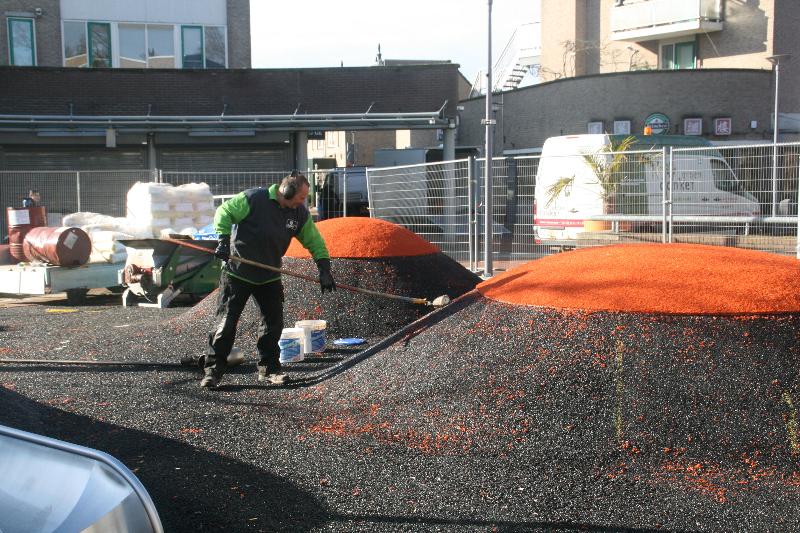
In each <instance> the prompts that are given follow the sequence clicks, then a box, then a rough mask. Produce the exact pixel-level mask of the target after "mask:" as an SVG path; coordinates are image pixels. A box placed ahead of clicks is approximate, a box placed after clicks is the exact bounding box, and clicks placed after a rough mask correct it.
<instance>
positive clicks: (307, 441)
mask: <svg viewBox="0 0 800 533" xmlns="http://www.w3.org/2000/svg"><path fill="white" fill-rule="evenodd" d="M25 303H27V304H31V305H13V306H10V307H8V306H7V307H4V308H2V309H0V352H2V353H0V355H1V356H2V357H8V358H10V357H20V358H38V357H42V356H48V358H64V359H65V358H70V359H72V358H80V357H84V358H97V357H101V356H102V358H110V359H120V360H129V361H143V360H146V361H152V360H154V359H159V360H162V361H168V362H174V361H176V360H177V358H178V356H179V354H183V353H191V352H193V351H196V350H199V349H201V348H202V345H203V342H204V335H205V331H198V330H202V328H200V327H199V326H196V325H195V326H192V327H191V328H188V330H183V331H182V332H181V334H179V335H175V325H176V324H191V323H192V322H191V321H187V320H186V317H185V313H187V312H188V311H190V310H188V309H186V308H176V309H167V310H160V311H159V310H153V309H140V308H131V309H123V308H121V307H119V305H118V304H117V303H116V301H115V300H113V299H111V298H110V297H109V298H108V299H105V300H104V299H103V298H99V299H97V300H90V301H89V303H88V305H85V306H80V307H70V306H67V305H66V304H65V303H64V302H59V301H53V300H48V301H46V302H39V303H35V304H34V303H32V302H30V301H29V302H25ZM467 303H469V302H460V303H457V304H455V305H452V307H449V308H445V310H443V311H441V312H439V313H438V315H435V317H434V318H436V320H430V321H429V322H428V323H422V324H418V325H415V326H413V327H411V328H410V329H409V330H407V331H406V332H404V334H402V335H399V336H398V337H397V338H396V339H395V340H396V342H394V343H393V344H392V345H391V347H390V348H388V349H386V350H383V351H381V352H379V353H377V354H375V355H373V356H371V357H368V358H365V359H364V360H363V361H361V362H359V363H358V364H357V365H355V366H352V367H351V368H348V369H347V370H345V371H344V372H342V373H339V374H337V375H333V376H332V377H330V378H329V379H325V380H323V381H321V382H319V383H317V384H315V385H313V386H308V387H297V388H276V387H272V386H263V385H261V384H258V383H257V382H256V380H255V367H254V366H253V364H252V362H250V363H249V364H247V365H244V366H242V367H238V368H237V369H234V370H233V371H232V372H231V373H230V374H229V375H226V376H225V380H224V381H223V384H224V386H223V387H222V388H221V389H220V390H219V391H217V392H211V391H205V390H201V389H200V388H199V387H198V381H199V377H200V374H199V372H197V371H196V370H194V369H187V368H181V367H177V366H175V367H156V366H144V367H136V366H130V367H110V368H94V367H88V366H77V367H76V366H64V365H22V364H17V365H0V406H2V408H0V423H2V424H5V425H10V426H13V427H17V428H20V429H23V430H27V431H33V432H36V433H40V434H43V435H47V436H50V437H55V438H60V439H64V440H67V441H70V442H75V443H77V444H82V445H86V446H90V447H93V448H97V449H100V450H103V451H106V452H108V453H110V454H112V455H114V456H116V457H117V458H119V459H120V460H121V461H122V462H124V463H125V464H126V465H127V466H128V467H129V468H131V469H132V470H133V471H134V472H135V473H136V475H137V476H138V477H139V478H140V479H141V481H142V482H143V484H144V485H145V487H147V489H148V491H149V492H150V494H151V496H152V497H153V500H154V501H155V504H156V506H157V508H158V510H159V513H160V515H161V518H162V520H163V522H164V525H165V529H166V530H167V531H233V532H236V531H370V532H374V531H621V530H627V531H797V530H800V511H798V509H800V505H799V504H800V490H798V486H800V482H798V481H797V479H796V478H793V477H792V476H791V472H782V473H780V472H778V473H776V472H775V471H774V470H773V471H771V472H772V475H771V476H767V475H766V474H765V472H764V471H763V469H762V470H759V469H757V468H756V469H751V470H747V469H745V470H744V474H743V475H744V476H745V477H744V478H739V477H736V476H732V475H728V477H727V478H726V479H727V480H728V481H731V480H733V481H731V483H733V484H734V485H736V484H737V482H738V481H743V482H745V484H744V485H740V486H739V489H738V490H733V489H735V488H736V487H735V486H733V487H729V486H728V485H727V484H726V483H727V482H728V481H726V482H725V483H723V482H722V481H721V478H719V477H715V476H714V475H712V474H713V472H711V471H710V470H709V469H711V468H712V466H713V465H712V464H710V463H709V462H706V461H700V460H698V461H696V464H697V465H698V467H697V468H700V471H694V472H693V471H692V470H691V469H692V468H695V466H694V465H695V463H694V462H689V461H688V459H689V458H688V457H686V459H687V460H686V461H683V460H678V459H677V458H676V460H675V461H674V462H673V463H674V464H675V465H678V466H675V467H674V468H673V469H672V470H669V469H662V470H655V469H653V468H652V465H651V464H650V463H647V464H644V463H645V462H644V461H640V462H637V451H636V450H635V449H631V448H630V445H628V447H627V448H626V447H625V446H624V445H619V446H617V445H616V444H614V445H613V446H609V442H612V443H616V440H615V436H614V429H613V428H614V425H613V422H609V421H613V419H614V412H613V409H612V410H608V409H607V408H606V407H603V408H602V409H600V408H598V409H595V408H594V405H595V404H594V402H597V401H598V398H599V397H603V394H605V393H606V391H610V392H608V394H612V395H613V391H614V390H615V384H614V372H613V368H614V367H613V364H611V363H610V362H609V370H608V371H607V372H602V373H597V374H591V373H590V370H591V369H592V368H595V366H594V363H592V361H593V359H592V358H591V357H589V359H588V360H587V361H589V362H588V363H587V362H585V361H584V362H583V363H581V364H579V365H577V366H575V371H573V370H571V369H572V366H570V365H569V364H568V363H569V362H570V361H572V360H573V358H572V355H571V354H573V352H571V351H570V350H569V349H568V348H567V345H566V344H563V343H562V342H561V341H560V340H558V339H562V338H567V337H569V338H571V339H572V340H571V342H576V341H580V339H590V338H593V337H591V336H590V333H596V334H597V332H598V331H602V330H603V328H608V327H609V323H608V320H609V319H607V318H602V317H600V318H598V321H597V322H596V323H594V325H592V324H590V326H589V329H588V330H586V331H584V330H580V328H579V327H578V326H579V324H578V321H573V322H572V323H571V326H575V327H571V329H570V331H571V332H572V333H571V334H570V335H569V336H567V335H564V331H565V330H564V329H563V324H564V321H565V320H567V319H565V317H564V316H561V315H558V314H557V313H556V314H552V313H551V314H547V313H545V316H546V317H548V318H549V322H547V323H548V324H550V326H548V328H546V329H543V330H542V331H540V332H537V331H538V330H537V329H536V328H532V327H531V326H530V324H531V323H532V322H531V321H532V320H534V318H535V317H534V315H532V314H531V315H530V316H528V315H514V314H511V315H509V314H508V313H509V311H508V310H507V309H504V308H497V307H495V306H491V305H487V304H485V303H480V302H478V303H477V304H476V303H472V304H470V305H467ZM539 318H541V315H540V316H539ZM650 327H651V329H652V330H657V329H658V327H657V325H651V326H650ZM592 328H595V329H597V331H595V330H593V329H592ZM611 329H612V330H613V328H611ZM587 331H588V332H587ZM487 332H488V333H487ZM466 333H470V334H469V335H467V334H466ZM489 333H491V335H489ZM462 334H463V335H462ZM497 335H499V337H498V336H497ZM576 335H577V336H576ZM764 337H765V338H766V334H764ZM498 338H499V339H501V340H500V341H497V340H496V339H498ZM520 338H522V339H527V340H524V342H522V341H520V340H519V339H520ZM492 339H495V340H492ZM551 341H552V342H553V345H552V346H549V345H548V346H545V344H546V343H548V342H551ZM737 342H738V341H737ZM748 342H749V341H748ZM631 343H632V344H636V343H637V340H636V339H632V340H631ZM589 346H590V348H589V349H590V350H591V346H592V345H589ZM665 346H666V344H664V343H659V344H657V346H656V348H658V349H665V348H664V347H665ZM737 346H739V344H736V343H734V344H733V345H732V350H733V349H736V347H737ZM545 348H547V349H548V350H550V351H549V352H548V351H542V350H543V349H545ZM548 353H549V354H550V355H547V354H548ZM726 353H727V352H726ZM514 354H518V355H519V357H515V356H514ZM340 355H341V354H340ZM345 355H346V356H345V357H342V360H347V359H348V358H354V359H355V358H357V357H358V355H356V354H345ZM528 355H529V356H531V357H533V359H531V360H526V359H525V358H524V357H523V356H528ZM547 357H552V358H553V359H554V361H557V362H558V365H556V364H555V363H549V362H548V359H547ZM610 357H611V361H613V354H612V355H611V356H610ZM643 360H644V359H643ZM338 363H339V361H332V362H330V363H326V364H330V365H331V367H332V366H334V365H336V364H338ZM554 365H556V366H554ZM551 368H554V370H550V369H551ZM650 370H651V371H654V369H653V368H651V369H650ZM689 370H691V369H688V368H687V371H689ZM790 370H791V368H783V370H781V371H782V372H784V373H787V372H788V373H789V374H791V372H790ZM592 375H593V376H595V377H592V378H591V379H590V377H589V376H592ZM652 375H655V374H652ZM787 375H788V374H787ZM595 380H599V381H595ZM653 382H654V383H658V380H653ZM659 390H664V389H663V388H662V389H659ZM792 390H793V389H792ZM737 408H738V404H737V405H732V406H731V409H732V410H733V411H731V413H732V414H735V409H737ZM595 414H597V416H594V415H595ZM600 415H602V416H600ZM668 415H669V413H667V414H665V415H664V419H665V420H667V419H668V418H667V416H668ZM669 416H672V415H669ZM655 418H656V419H658V417H657V416H656V417H655ZM631 422H632V420H631ZM679 422H680V420H679ZM727 422H728V420H727V419H726V423H727ZM686 423H688V424H689V425H690V426H691V423H690V422H686ZM667 425H668V424H667ZM678 425H679V426H680V424H678ZM653 427H661V425H659V423H657V421H653ZM784 440H785V439H784ZM646 445H648V446H651V448H652V446H654V445H655V444H654V443H649V442H648V443H646ZM634 447H635V446H634ZM650 451H652V450H650ZM665 453H666V452H665ZM676 453H678V452H676ZM756 459H757V457H756ZM791 460H792V459H791V458H789V461H791ZM684 463H686V464H684ZM718 466H719V465H718ZM721 466H722V467H723V469H724V468H727V467H726V466H725V465H721ZM784 466H785V465H784ZM684 467H686V468H684ZM687 468H688V470H687ZM703 469H705V471H702V470H703ZM790 470H791V469H790ZM725 472H728V473H729V474H730V471H729V470H725ZM777 474H783V475H777ZM748 475H751V476H755V477H756V478H757V479H752V480H751V479H750V478H748V477H747V476H748ZM756 481H757V482H756Z"/></svg>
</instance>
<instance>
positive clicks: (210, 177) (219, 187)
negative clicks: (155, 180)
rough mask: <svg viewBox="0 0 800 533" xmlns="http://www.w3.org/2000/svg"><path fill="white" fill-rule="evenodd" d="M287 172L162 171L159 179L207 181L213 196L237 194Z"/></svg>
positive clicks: (180, 182)
mask: <svg viewBox="0 0 800 533" xmlns="http://www.w3.org/2000/svg"><path fill="white" fill-rule="evenodd" d="M287 174H289V172H282V171H270V172H174V171H169V172H162V174H161V180H162V181H163V182H164V183H170V184H172V185H176V186H177V185H184V184H186V183H207V184H208V186H209V188H210V189H211V194H213V195H214V196H220V195H233V194H238V193H240V192H242V191H244V190H247V189H252V188H254V187H269V186H270V185H273V184H275V183H279V182H280V181H281V179H283V177H284V176H286V175H287Z"/></svg>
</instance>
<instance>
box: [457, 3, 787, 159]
mask: <svg viewBox="0 0 800 533" xmlns="http://www.w3.org/2000/svg"><path fill="white" fill-rule="evenodd" d="M541 16H542V20H541V35H542V37H541V39H542V43H541V56H540V69H539V77H540V79H541V80H542V82H543V83H541V84H539V85H536V86H532V87H527V88H523V89H519V90H517V91H507V92H504V93H500V94H497V95H495V97H494V98H495V108H496V109H497V111H496V118H497V120H498V124H497V126H496V132H497V134H496V136H495V139H496V141H495V147H496V150H497V153H501V152H503V151H506V152H514V151H517V150H521V149H522V150H524V149H531V148H536V147H539V146H541V145H542V143H543V142H544V140H545V139H546V138H547V137H550V136H553V135H561V134H577V133H587V132H603V131H607V132H611V133H626V132H641V131H642V130H643V128H644V126H645V125H646V124H650V125H653V124H655V125H658V126H659V128H658V130H659V131H663V132H664V133H667V132H669V133H677V134H689V135H702V136H705V137H708V138H709V139H711V140H712V141H715V142H726V141H729V142H749V141H761V140H771V139H772V131H773V126H772V123H773V111H772V110H773V106H774V93H775V78H776V76H775V73H774V71H773V64H772V62H770V60H769V59H768V58H769V57H771V56H775V55H780V54H790V55H792V56H793V59H789V60H788V61H787V58H783V59H782V61H781V64H780V99H779V114H780V124H779V132H780V134H781V140H787V141H788V140H796V139H798V138H800V137H799V136H798V135H800V90H798V89H799V88H800V38H798V36H797V32H796V28H797V27H798V24H800V2H797V1H793V0H566V1H558V2H556V1H551V0H542V10H541ZM462 105H463V107H464V111H463V112H462V114H461V126H460V128H459V143H473V144H480V143H481V141H482V137H483V130H482V127H481V126H480V119H481V118H482V117H483V113H484V111H483V110H484V107H485V104H484V99H483V97H480V98H475V99H471V100H467V101H464V102H462Z"/></svg>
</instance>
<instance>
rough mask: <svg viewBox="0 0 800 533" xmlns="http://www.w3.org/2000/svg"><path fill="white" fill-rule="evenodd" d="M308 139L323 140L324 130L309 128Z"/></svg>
mask: <svg viewBox="0 0 800 533" xmlns="http://www.w3.org/2000/svg"><path fill="white" fill-rule="evenodd" d="M308 140H309V141H324V140H325V132H324V131H322V130H311V131H309V132H308Z"/></svg>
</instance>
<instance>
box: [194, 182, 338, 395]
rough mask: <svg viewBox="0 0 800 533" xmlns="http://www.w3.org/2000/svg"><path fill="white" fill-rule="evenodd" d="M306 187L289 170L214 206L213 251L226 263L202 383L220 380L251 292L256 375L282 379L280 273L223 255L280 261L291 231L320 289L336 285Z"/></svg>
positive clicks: (261, 378)
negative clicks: (276, 180)
mask: <svg viewBox="0 0 800 533" xmlns="http://www.w3.org/2000/svg"><path fill="white" fill-rule="evenodd" d="M308 191H309V183H308V179H306V177H305V176H304V175H303V174H300V173H298V172H292V174H291V175H289V176H286V177H285V178H283V180H281V183H280V185H272V186H271V187H269V189H265V188H257V189H249V190H246V191H243V192H241V193H239V194H237V195H236V196H234V197H233V198H231V199H229V200H227V201H226V202H224V203H223V204H222V205H221V206H219V208H217V211H216V214H215V216H214V229H215V230H216V232H217V234H218V235H219V244H218V245H217V249H216V252H215V254H216V255H217V257H219V258H220V259H222V260H223V261H226V264H225V266H224V267H223V269H222V274H221V275H220V282H219V303H218V306H217V313H216V320H217V327H216V329H215V330H214V331H212V332H211V333H210V334H209V336H208V348H207V351H206V356H205V362H204V372H205V376H204V377H203V380H202V381H201V382H200V386H201V387H207V388H216V387H217V386H218V385H219V382H220V379H222V375H223V374H224V373H225V369H226V364H227V357H228V354H230V352H231V349H232V347H233V341H234V337H235V336H236V325H237V324H238V322H239V317H240V316H241V314H242V311H243V310H244V307H245V304H246V303H247V300H248V299H249V298H250V296H253V298H254V299H255V301H256V304H257V305H258V308H259V311H260V312H261V324H260V325H259V328H258V341H257V343H256V346H257V348H258V354H259V361H258V381H266V382H268V383H272V384H284V383H286V382H287V377H286V374H284V373H283V372H281V363H280V359H279V356H280V348H279V347H278V340H279V339H280V336H281V332H282V331H283V284H282V283H281V278H280V275H279V274H276V273H274V272H271V271H269V270H265V269H263V268H257V267H254V266H251V265H247V264H243V263H239V262H236V261H228V259H229V258H230V256H231V255H233V256H239V257H243V258H245V259H250V260H252V261H257V262H259V263H263V264H266V265H270V266H274V267H280V266H281V259H282V258H283V256H284V254H285V253H286V250H287V249H288V248H289V243H290V241H291V240H292V237H297V240H298V241H300V243H301V244H302V245H303V246H304V247H305V248H306V249H307V250H308V251H309V252H310V253H311V255H312V257H313V258H314V260H315V261H316V263H317V267H318V268H319V283H320V286H321V288H322V292H323V294H324V293H325V292H326V291H333V290H336V283H335V282H334V279H333V275H332V274H331V261H330V254H329V253H328V249H327V247H326V246H325V241H324V240H323V239H322V236H321V235H320V233H319V231H318V230H317V227H316V225H315V224H314V221H313V220H312V219H311V215H310V214H309V212H308V209H307V208H306V205H305V202H306V197H307V196H308ZM232 229H233V232H232Z"/></svg>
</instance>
